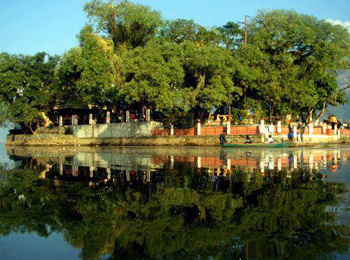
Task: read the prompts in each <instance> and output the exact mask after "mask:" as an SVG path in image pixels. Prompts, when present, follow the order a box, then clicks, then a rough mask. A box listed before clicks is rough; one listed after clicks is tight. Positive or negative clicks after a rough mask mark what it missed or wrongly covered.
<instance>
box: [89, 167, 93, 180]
mask: <svg viewBox="0 0 350 260" xmlns="http://www.w3.org/2000/svg"><path fill="white" fill-rule="evenodd" d="M89 172H90V178H91V179H92V178H93V177H94V167H93V166H90V168H89Z"/></svg>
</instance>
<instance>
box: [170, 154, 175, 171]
mask: <svg viewBox="0 0 350 260" xmlns="http://www.w3.org/2000/svg"><path fill="white" fill-rule="evenodd" d="M174 162H175V160H174V156H173V155H171V156H170V168H172V169H173V168H174Z"/></svg>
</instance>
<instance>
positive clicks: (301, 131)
mask: <svg viewBox="0 0 350 260" xmlns="http://www.w3.org/2000/svg"><path fill="white" fill-rule="evenodd" d="M305 127H306V125H305V123H301V126H300V140H301V141H302V142H304V132H305Z"/></svg>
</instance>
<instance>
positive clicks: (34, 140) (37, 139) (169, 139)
mask: <svg viewBox="0 0 350 260" xmlns="http://www.w3.org/2000/svg"><path fill="white" fill-rule="evenodd" d="M226 138H227V141H228V143H241V142H244V141H245V139H246V138H245V136H244V135H230V136H229V135H227V136H226ZM251 139H252V141H253V142H255V143H260V142H261V136H260V135H252V136H251ZM280 139H281V137H280V136H276V137H275V140H276V141H279V140H280ZM304 139H305V142H295V144H294V146H308V145H315V144H342V143H350V139H347V138H338V137H337V136H332V135H325V136H312V137H309V136H305V138H304ZM218 144H219V137H218V136H215V135H213V136H209V135H207V136H146V137H133V138H131V137H125V138H79V137H77V136H74V135H65V134H37V135H8V137H7V142H6V145H7V146H216V145H218Z"/></svg>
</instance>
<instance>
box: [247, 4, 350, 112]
mask: <svg viewBox="0 0 350 260" xmlns="http://www.w3.org/2000/svg"><path fill="white" fill-rule="evenodd" d="M249 39H250V44H252V45H253V46H255V48H257V49H258V51H260V52H261V53H262V55H263V56H265V58H264V59H265V61H266V63H265V64H261V65H259V66H260V67H261V68H262V69H263V71H266V72H265V73H269V76H268V77H269V78H268V82H270V83H269V84H270V87H268V89H270V91H269V92H266V91H265V93H268V94H271V93H276V87H277V88H280V89H283V93H284V94H286V98H285V100H284V101H283V100H281V99H276V98H271V96H269V95H268V96H266V95H263V96H262V97H261V98H262V99H263V100H265V101H267V102H271V100H275V101H274V105H276V104H281V102H286V103H287V104H288V105H289V107H290V108H291V110H294V111H305V112H307V113H308V114H309V115H310V117H311V115H312V114H313V113H314V112H315V111H316V110H317V109H321V108H323V107H325V106H327V105H329V104H339V103H342V102H343V101H344V99H343V97H342V94H341V93H340V92H338V85H337V71H339V70H342V69H347V68H348V67H349V46H350V45H349V44H350V34H349V32H348V31H347V30H346V29H345V28H343V27H341V26H338V25H332V24H330V23H328V22H326V21H322V20H317V19H316V18H315V17H312V16H307V15H301V14H298V13H296V12H294V11H285V10H274V11H261V12H259V14H258V15H257V17H255V18H254V20H253V23H252V29H251V34H250V35H249ZM242 52H244V50H242ZM268 67H270V69H269V68H268ZM273 82H275V83H273ZM269 84H266V85H265V86H268V85H269ZM271 84H273V85H271ZM260 90H261V89H260ZM263 92H264V91H263ZM279 96H280V94H279ZM270 107H271V106H270Z"/></svg>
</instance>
